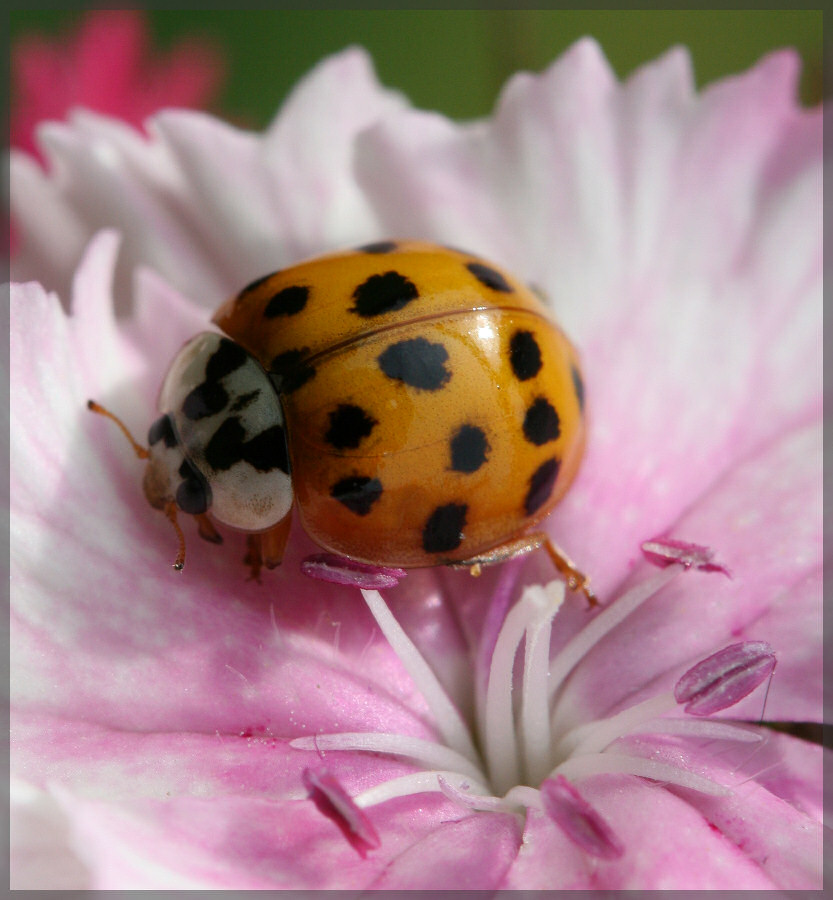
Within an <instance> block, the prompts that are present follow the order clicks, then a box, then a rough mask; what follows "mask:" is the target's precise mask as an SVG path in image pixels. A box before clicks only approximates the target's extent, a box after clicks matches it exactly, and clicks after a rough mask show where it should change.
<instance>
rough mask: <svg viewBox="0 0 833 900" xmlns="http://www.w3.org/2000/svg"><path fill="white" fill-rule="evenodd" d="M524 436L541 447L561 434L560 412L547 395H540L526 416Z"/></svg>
mask: <svg viewBox="0 0 833 900" xmlns="http://www.w3.org/2000/svg"><path fill="white" fill-rule="evenodd" d="M523 428H524V437H525V438H526V439H527V440H528V441H529V442H530V443H531V444H535V445H536V446H538V447H540V446H541V445H542V444H546V443H548V442H549V441H554V440H556V439H557V438H558V436H559V435H560V434H561V423H560V421H559V418H558V413H557V412H556V411H555V409H554V407H553V406H552V404H551V403H550V402H549V400H547V399H546V398H545V397H538V399H537V400H535V402H534V403H533V404H532V406H530V407H529V409H528V410H527V411H526V416H524V425H523Z"/></svg>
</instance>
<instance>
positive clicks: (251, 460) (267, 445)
mask: <svg viewBox="0 0 833 900" xmlns="http://www.w3.org/2000/svg"><path fill="white" fill-rule="evenodd" d="M205 460H206V462H207V463H208V465H209V466H211V468H212V469H215V470H216V471H226V470H227V469H230V468H231V467H232V466H233V465H235V464H236V463H239V462H246V463H248V464H249V465H250V466H252V467H253V468H255V469H257V471H258V472H271V471H272V470H273V469H281V470H282V471H284V472H287V473H288V472H289V462H288V460H287V453H286V435H285V433H284V430H283V428H282V427H281V426H280V425H273V426H272V427H271V428H267V429H266V430H265V431H261V432H260V434H257V435H255V436H254V437H253V438H252V439H251V440H248V441H247V440H246V431H245V429H244V428H243V426H242V425H241V424H240V419H239V418H237V416H232V417H231V418H228V419H226V420H225V421H224V422H223V424H222V425H221V426H220V427H219V428H218V429H217V430H216V431H215V432H214V434H213V435H212V436H211V440H210V441H209V442H208V444H207V445H206V448H205Z"/></svg>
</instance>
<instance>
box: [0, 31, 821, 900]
mask: <svg viewBox="0 0 833 900" xmlns="http://www.w3.org/2000/svg"><path fill="white" fill-rule="evenodd" d="M795 78H796V63H795V58H794V56H793V55H791V54H778V55H775V56H773V57H770V58H768V59H766V60H764V61H763V62H762V63H760V64H759V65H758V66H756V67H755V68H754V69H752V70H751V71H750V72H748V73H746V74H744V75H742V76H739V77H737V78H733V79H729V80H727V81H725V82H721V83H719V84H716V85H714V86H712V87H711V88H709V89H707V90H706V91H704V92H703V93H702V94H700V95H697V94H695V92H694V90H693V88H692V84H691V77H690V72H689V68H688V59H687V57H686V55H685V54H684V53H682V52H679V51H675V52H672V53H670V54H669V55H667V56H665V57H664V58H662V59H661V60H659V61H658V62H656V63H654V64H653V65H650V66H647V67H645V68H644V69H642V70H640V71H639V72H638V73H636V74H635V75H634V76H633V77H632V78H631V79H630V80H629V81H628V82H626V83H625V84H623V85H620V84H618V83H616V81H615V80H614V78H613V76H612V74H611V73H610V70H609V68H608V66H607V64H606V62H605V61H604V59H603V58H602V55H601V53H600V51H599V50H598V48H597V47H596V45H595V44H593V43H592V42H589V41H582V42H580V43H578V44H576V45H575V46H574V47H573V48H572V49H571V50H570V51H569V52H568V53H566V54H565V55H564V56H563V57H562V58H561V59H559V60H558V61H556V63H555V64H554V65H553V66H552V67H551V68H550V69H549V70H547V71H546V72H545V73H543V74H542V75H541V76H529V75H521V76H516V77H515V78H514V79H512V81H511V82H510V83H509V84H508V85H507V87H506V89H505V90H504V92H503V94H502V95H501V98H500V100H499V103H498V106H497V109H496V111H495V114H494V116H493V117H492V118H491V119H489V120H487V121H482V122H476V123H472V124H469V125H464V126H460V125H454V124H452V123H450V122H448V121H447V120H445V119H442V118H441V117H439V116H436V115H433V114H428V113H424V112H420V111H417V110H413V109H411V108H409V107H408V106H407V104H406V103H405V102H404V100H403V99H402V98H400V97H398V96H395V95H391V94H389V93H387V92H385V91H383V90H382V89H380V88H379V86H378V85H377V84H376V82H375V80H374V79H373V76H372V73H371V72H370V70H369V66H368V63H367V60H366V58H365V57H364V55H363V54H362V53H361V52H359V51H348V52H346V53H344V54H342V55H340V56H337V57H334V58H333V59H331V60H328V61H326V62H325V63H324V64H322V65H321V66H320V67H319V68H318V69H317V70H316V71H315V72H313V73H312V75H311V76H310V77H309V78H308V79H307V80H306V81H305V82H303V83H302V84H301V85H300V86H299V88H298V89H297V91H296V93H295V94H294V95H293V96H292V97H291V98H290V100H289V101H288V103H287V105H286V106H285V107H284V109H283V110H282V111H281V113H280V115H279V116H278V117H277V118H276V119H275V121H274V122H273V124H272V125H271V126H270V128H269V129H268V130H267V131H266V133H265V134H264V135H253V134H246V133H242V132H240V131H238V130H236V129H234V128H231V127H229V126H227V125H223V124H222V123H220V122H217V121H215V120H213V119H211V118H210V117H208V116H205V115H202V114H198V113H163V114H160V115H159V116H157V117H155V118H154V119H153V120H152V121H151V123H150V126H149V132H150V137H149V138H144V137H142V136H140V135H138V134H136V133H134V132H132V131H129V130H127V129H126V128H124V127H122V126H119V125H117V124H115V123H113V122H110V121H108V120H105V119H101V118H98V117H92V116H90V115H88V114H85V115H82V116H79V117H77V118H76V119H75V120H74V121H73V122H72V123H70V124H66V125H52V126H50V127H48V128H46V129H44V131H43V142H44V148H45V152H46V154H47V156H48V157H49V158H50V160H51V162H52V163H53V169H52V173H53V174H48V175H47V174H44V173H42V172H41V171H39V170H38V169H36V168H34V167H32V166H31V165H29V164H28V162H27V160H26V159H25V158H23V157H21V156H17V157H15V158H14V159H13V161H12V202H13V206H14V208H15V210H16V211H17V212H18V214H19V215H21V217H22V218H23V219H24V220H25V244H24V247H23V252H22V254H21V257H20V259H19V260H17V261H16V263H15V267H16V270H17V271H16V278H17V279H21V278H25V279H35V281H34V282H33V281H30V282H29V283H18V284H15V285H13V286H12V354H13V356H12V376H11V377H12V384H13V393H12V415H11V436H12V446H11V450H12V469H11V475H12V497H11V514H12V518H11V527H12V560H11V562H12V612H11V615H12V703H13V710H12V772H13V776H14V778H15V781H14V785H13V795H12V797H13V801H14V803H15V808H16V810H17V813H18V814H17V815H16V817H15V820H14V821H15V823H17V826H16V831H15V832H14V833H13V846H14V847H15V853H14V856H13V858H14V860H15V869H14V871H13V877H14V881H13V885H16V886H18V887H52V886H65V887H66V886H69V887H76V888H78V887H93V888H106V889H139V888H156V889H170V888H194V889H211V888H228V889H274V888H292V889H312V888H328V889H335V888H353V889H358V888H370V887H372V888H390V889H397V890H401V889H409V888H410V889H418V888H425V889H428V888H436V889H464V888H471V889H481V888H488V889H496V888H507V889H537V888H562V889H598V890H611V889H634V890H650V889H656V888H665V889H675V890H678V889H685V888H702V889H705V888H723V889H768V888H780V889H782V890H799V889H812V888H820V886H821V766H822V758H823V751H822V749H821V748H820V747H818V746H816V745H812V744H807V743H805V742H803V741H800V740H798V739H796V738H793V737H790V736H787V735H784V734H778V733H776V732H774V731H771V730H769V729H766V728H761V727H758V726H756V725H753V724H743V722H744V720H746V721H748V722H756V721H758V720H759V719H761V717H762V716H763V718H764V719H766V720H774V721H805V722H806V721H810V722H816V721H820V720H821V679H820V663H821V629H820V611H821V600H820V590H821V512H820V487H821V454H820V449H821V448H820V439H821V373H820V359H821V356H820V323H821V234H820V183H821V182H820V179H821V114H820V112H819V111H810V112H808V111H802V110H799V109H798V108H797V107H796V106H795V103H794V99H793V94H794V88H795ZM102 229H104V230H102ZM116 231H120V232H121V235H120V236H119V235H118V234H117V233H116ZM391 235H394V236H396V235H408V236H415V237H422V238H428V239H432V240H437V241H440V242H444V243H449V244H455V245H463V246H467V247H470V248H472V249H474V250H476V251H477V252H478V253H482V254H483V255H484V256H486V257H487V258H492V259H494V260H495V261H496V262H499V263H502V264H504V265H506V266H507V267H508V268H510V269H511V270H512V271H515V272H518V273H520V274H522V276H523V277H525V278H527V279H529V280H530V281H532V282H534V283H536V284H537V285H539V286H540V287H541V288H543V289H544V291H545V292H546V293H547V294H548V295H549V297H550V298H551V303H552V307H553V310H554V312H555V314H556V315H557V317H558V318H559V320H560V321H561V322H562V323H563V324H564V326H565V328H566V330H567V331H568V332H569V333H570V335H571V336H572V337H573V338H574V339H575V340H576V342H577V344H578V346H579V347H580V348H581V351H582V354H583V359H584V368H585V374H586V381H587V398H588V414H589V425H590V436H589V443H588V450H587V455H586V458H585V461H584V464H583V466H582V469H581V472H580V474H579V477H578V479H577V481H576V483H575V485H574V487H573V488H572V489H571V491H570V492H569V494H568V496H567V498H566V499H565V500H564V501H563V503H562V504H561V505H560V506H559V507H558V509H557V510H556V512H555V513H554V515H553V516H552V517H551V521H550V522H549V526H548V527H549V528H550V530H551V532H552V534H553V535H554V536H555V537H556V538H557V539H558V540H559V541H560V542H562V543H563V544H564V545H565V546H566V547H567V548H568V549H569V551H570V553H571V555H573V556H574V558H575V559H576V560H577V561H578V562H579V563H580V565H581V566H582V567H583V568H585V569H587V570H588V571H589V572H590V573H591V574H592V576H593V584H594V587H595V588H596V590H597V592H598V594H599V596H600V598H601V600H602V601H603V604H604V606H603V607H602V608H601V609H600V610H598V611H595V612H590V611H588V610H587V608H586V605H585V604H584V603H583V602H582V601H581V598H579V597H576V596H573V595H567V596H565V594H564V591H563V585H562V584H561V583H560V582H558V581H557V580H556V581H551V579H552V578H553V573H552V571H551V569H550V568H549V567H548V564H547V563H546V561H545V560H542V559H538V558H530V559H527V560H525V561H523V562H519V563H513V564H508V565H505V566H503V567H502V568H500V569H499V570H489V571H487V572H485V573H484V574H483V576H481V578H480V579H472V578H471V577H470V576H469V575H468V573H465V572H452V571H448V572H447V571H439V570H424V571H418V572H412V573H411V574H409V575H408V577H407V578H406V579H405V580H404V581H403V583H402V584H401V585H399V586H398V587H396V588H393V589H391V590H389V591H386V592H385V595H384V597H383V596H382V595H381V594H379V593H376V592H373V591H366V592H363V593H359V592H358V591H356V590H355V589H351V588H347V587H344V586H339V585H322V584H320V583H318V582H313V581H311V580H309V579H306V578H304V577H303V576H301V575H300V574H298V569H299V563H300V561H301V559H303V558H304V557H305V556H307V555H309V554H310V553H311V552H314V550H315V547H314V546H313V545H312V543H311V542H310V541H309V540H308V539H307V538H306V537H305V536H304V535H303V534H302V533H301V532H300V530H299V529H296V530H295V532H294V533H293V535H292V539H291V543H290V548H289V552H288V555H287V558H286V559H285V562H284V565H283V567H282V569H281V570H280V571H279V572H274V573H271V574H270V575H269V576H267V577H264V579H263V584H262V585H259V584H257V583H254V582H251V581H246V580H245V571H244V570H243V568H242V565H241V564H240V563H239V562H238V558H242V555H243V541H242V538H240V536H237V537H235V536H233V535H228V536H227V539H226V543H225V545H224V547H223V548H220V550H218V548H216V547H214V546H210V545H208V544H206V543H204V542H201V541H197V540H196V539H195V535H194V532H193V530H190V531H189V533H188V539H189V546H188V553H189V561H188V565H187V567H186V569H185V571H184V572H183V573H182V574H181V575H177V574H176V573H173V572H172V571H171V569H170V563H171V561H172V559H173V555H174V552H175V546H174V545H173V542H172V535H171V533H170V527H169V525H168V523H167V522H166V521H165V519H164V517H162V516H159V515H158V514H156V513H154V512H153V511H152V510H150V509H149V508H148V507H147V506H146V504H145V503H144V501H143V499H142V496H141V489H140V479H141V474H140V467H139V465H138V463H137V461H136V460H135V458H134V457H133V456H132V453H131V452H130V450H129V448H128V447H127V446H126V445H125V443H124V441H123V439H122V438H121V436H120V435H119V434H118V433H117V432H116V430H115V429H114V428H112V427H111V426H109V424H108V423H106V422H104V421H103V420H101V419H98V418H95V417H93V416H90V415H89V413H87V412H86V410H85V408H84V407H85V403H86V400H87V398H88V397H95V398H96V399H98V400H100V401H101V402H103V403H104V404H106V405H107V406H108V407H110V408H112V409H114V410H116V411H117V412H118V413H119V414H121V415H122V416H124V418H125V419H126V420H127V423H128V424H129V425H130V426H131V427H132V428H133V429H134V430H135V431H136V432H137V433H141V432H142V431H143V430H144V429H145V428H146V427H147V425H148V424H149V423H150V422H151V421H152V419H153V417H154V399H155V394H156V391H157V390H158V385H159V381H160V379H161V375H162V373H163V371H164V369H165V367H166V365H167V364H168V362H169V360H170V358H171V356H172V355H173V353H174V352H175V350H176V349H177V348H178V346H179V345H180V344H181V343H182V342H183V341H184V340H185V339H186V338H187V337H189V336H190V335H192V334H193V333H195V332H196V331H198V330H201V329H203V328H204V327H205V323H206V321H207V319H208V315H209V312H210V310H211V309H212V308H213V307H214V306H216V305H217V304H218V303H219V302H220V301H221V300H222V299H224V298H225V296H227V295H228V294H230V293H232V292H234V291H235V290H237V289H238V288H239V287H240V286H241V285H242V284H245V283H247V282H248V281H250V280H251V279H252V278H253V277H256V276H257V275H260V274H262V273H263V272H265V271H269V270H270V269H274V268H277V267H280V266H282V265H284V264H286V263H288V262H290V261H293V260H295V259H298V258H300V257H302V256H305V255H308V254H310V253H313V252H317V251H322V250H325V249H330V248H332V247H334V246H338V245H343V244H359V243H363V242H366V241H369V240H372V239H380V238H382V237H388V236H391ZM50 290H55V291H57V293H50ZM116 298H118V301H117V300H116ZM62 302H63V303H66V304H67V305H68V307H69V309H70V312H69V313H67V312H66V311H65V309H64V308H63V306H62ZM116 306H118V307H119V308H120V309H121V310H122V312H121V313H120V314H118V315H117V314H116ZM643 544H646V547H645V550H644V551H643ZM703 548H708V552H707V551H706V550H705V549H703ZM657 562H660V563H663V564H665V565H664V566H657V565H656V563H657ZM727 573H728V574H727ZM729 574H730V575H731V577H729ZM546 582H549V584H545V586H541V585H542V584H544V583H546ZM770 648H772V649H770ZM773 651H774V654H773ZM776 660H777V666H776V665H775V661H776ZM770 675H771V678H770V677H769V676H770ZM761 679H763V681H762V680H761ZM675 690H676V696H675ZM685 707H689V708H690V711H689V712H687V711H686V709H685ZM697 713H707V715H698V714H697ZM33 861H34V862H33ZM27 863H28V866H27ZM53 865H54V869H53V868H52V866H53Z"/></svg>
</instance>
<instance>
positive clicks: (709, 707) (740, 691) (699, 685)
mask: <svg viewBox="0 0 833 900" xmlns="http://www.w3.org/2000/svg"><path fill="white" fill-rule="evenodd" d="M775 663H776V659H775V653H774V652H773V650H772V647H770V645H769V644H768V643H766V641H743V642H741V643H739V644H731V645H729V646H728V647H724V648H723V649H722V650H718V651H717V653H713V654H712V655H711V656H707V657H706V658H705V659H704V660H701V661H700V662H699V663H697V665H695V666H692V667H691V668H690V669H689V670H688V671H687V672H686V673H685V674H684V675H683V676H682V678H680V680H679V681H678V682H677V684H676V686H675V687H674V699H675V700H676V701H677V703H685V704H686V706H685V707H684V709H685V712H687V713H690V714H691V715H694V716H710V715H712V713H716V712H718V711H719V710H721V709H727V708H728V707H730V706H734V704H735V703H737V702H738V701H739V700H742V699H743V698H744V697H746V696H747V694H751V693H752V691H754V690H755V688H756V687H758V685H759V684H761V682H763V681H765V680H766V679H767V678H769V676H770V675H771V674H772V672H773V670H774V669H775Z"/></svg>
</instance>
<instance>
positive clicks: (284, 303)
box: [263, 284, 309, 319]
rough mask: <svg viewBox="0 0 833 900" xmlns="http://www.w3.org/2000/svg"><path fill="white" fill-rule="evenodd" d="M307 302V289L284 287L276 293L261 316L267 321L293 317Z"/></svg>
mask: <svg viewBox="0 0 833 900" xmlns="http://www.w3.org/2000/svg"><path fill="white" fill-rule="evenodd" d="M307 300H309V288H308V287H305V286H304V285H300V284H295V285H292V287H286V288H284V289H283V290H282V291H278V293H277V294H275V296H274V297H272V299H271V300H270V301H269V302H268V303H267V304H266V308H265V309H264V310H263V315H264V316H265V317H266V318H267V319H274V318H276V317H277V316H294V315H295V314H296V313H299V312H300V311H301V310H302V309H303V308H304V307H305V306H306V305H307Z"/></svg>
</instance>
